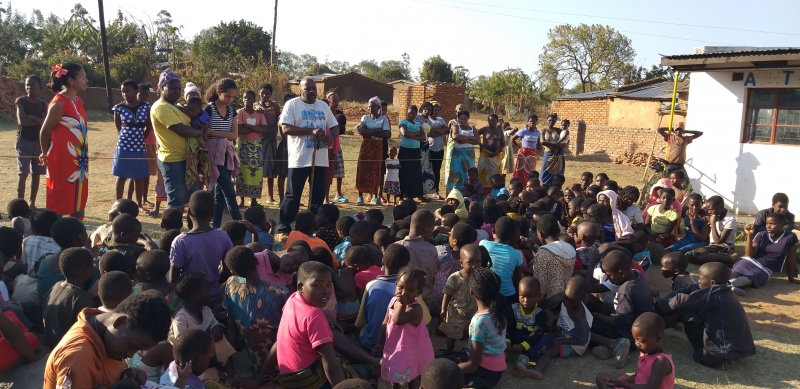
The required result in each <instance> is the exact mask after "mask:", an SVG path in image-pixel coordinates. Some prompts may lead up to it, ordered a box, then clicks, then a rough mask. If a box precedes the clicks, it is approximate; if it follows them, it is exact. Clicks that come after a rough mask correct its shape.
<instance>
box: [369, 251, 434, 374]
mask: <svg viewBox="0 0 800 389" xmlns="http://www.w3.org/2000/svg"><path fill="white" fill-rule="evenodd" d="M425 277H426V275H425V272H424V271H422V270H420V269H416V268H413V267H404V268H403V269H401V270H400V274H399V275H398V276H397V292H396V293H395V297H394V298H392V299H391V301H389V308H388V309H387V310H386V317H385V318H384V320H383V325H382V326H381V332H380V334H379V336H378V343H377V344H376V346H375V349H374V350H373V352H372V354H373V355H378V354H382V355H383V359H382V360H381V378H382V379H383V380H385V381H389V382H391V383H392V387H393V388H395V389H399V388H402V387H403V386H404V385H408V387H409V388H419V386H420V376H421V375H422V369H423V368H424V367H425V365H426V364H428V362H431V361H433V360H434V358H435V357H434V354H433V344H431V339H430V337H429V335H428V329H427V328H426V327H425V324H424V317H423V316H424V314H423V312H424V309H423V307H422V306H421V305H420V302H419V300H417V297H419V296H420V294H421V293H422V286H423V285H424V284H425Z"/></svg>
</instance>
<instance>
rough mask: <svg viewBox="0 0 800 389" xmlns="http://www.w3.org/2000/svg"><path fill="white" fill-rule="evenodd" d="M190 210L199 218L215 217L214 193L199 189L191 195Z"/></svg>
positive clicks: (208, 218)
mask: <svg viewBox="0 0 800 389" xmlns="http://www.w3.org/2000/svg"><path fill="white" fill-rule="evenodd" d="M189 212H191V213H192V216H194V217H195V218H197V219H198V220H210V219H211V218H212V217H214V194H213V193H211V192H209V191H206V190H198V191H196V192H194V193H192V196H191V197H189Z"/></svg>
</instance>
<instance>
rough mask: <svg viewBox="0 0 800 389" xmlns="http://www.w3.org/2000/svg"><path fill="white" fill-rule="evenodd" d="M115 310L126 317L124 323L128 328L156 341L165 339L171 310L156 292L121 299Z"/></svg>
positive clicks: (170, 320)
mask: <svg viewBox="0 0 800 389" xmlns="http://www.w3.org/2000/svg"><path fill="white" fill-rule="evenodd" d="M114 311H115V312H117V313H121V314H124V315H125V316H127V317H128V320H126V321H125V325H126V326H127V327H128V329H130V330H134V331H141V332H143V333H145V334H147V335H148V336H150V337H151V338H153V340H155V341H156V342H161V341H164V340H167V334H168V333H169V327H170V324H172V312H170V310H169V306H168V305H167V301H166V300H164V298H163V297H161V295H159V294H157V293H138V294H132V295H130V296H128V298H126V299H125V300H123V301H122V302H121V303H119V305H117V308H116V309H114Z"/></svg>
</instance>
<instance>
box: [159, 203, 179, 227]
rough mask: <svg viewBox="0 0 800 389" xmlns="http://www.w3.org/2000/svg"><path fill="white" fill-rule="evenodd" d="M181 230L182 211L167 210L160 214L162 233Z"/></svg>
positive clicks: (176, 209)
mask: <svg viewBox="0 0 800 389" xmlns="http://www.w3.org/2000/svg"><path fill="white" fill-rule="evenodd" d="M181 228H183V211H181V209H180V208H168V209H165V210H164V212H162V213H161V229H162V230H164V231H169V230H180V229H181Z"/></svg>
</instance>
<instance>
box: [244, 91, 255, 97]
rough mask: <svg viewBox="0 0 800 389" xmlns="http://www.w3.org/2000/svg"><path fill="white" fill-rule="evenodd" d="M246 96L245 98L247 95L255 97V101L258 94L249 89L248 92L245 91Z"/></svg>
mask: <svg viewBox="0 0 800 389" xmlns="http://www.w3.org/2000/svg"><path fill="white" fill-rule="evenodd" d="M244 95H245V96H247V95H253V98H254V99H255V98H256V92H254V91H252V90H251V89H248V90H246V91H244Z"/></svg>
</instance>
